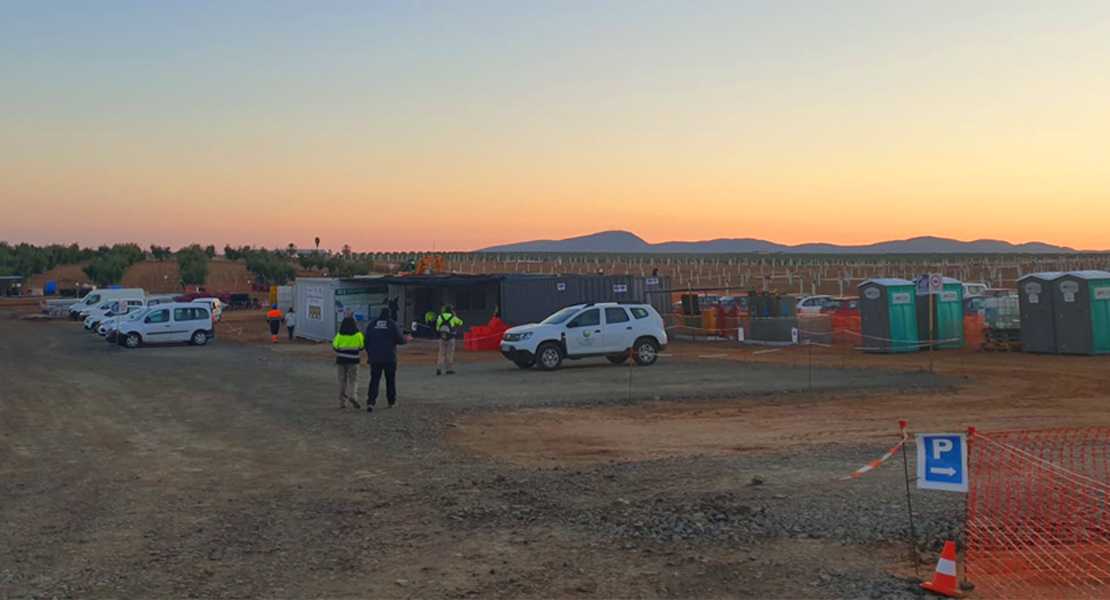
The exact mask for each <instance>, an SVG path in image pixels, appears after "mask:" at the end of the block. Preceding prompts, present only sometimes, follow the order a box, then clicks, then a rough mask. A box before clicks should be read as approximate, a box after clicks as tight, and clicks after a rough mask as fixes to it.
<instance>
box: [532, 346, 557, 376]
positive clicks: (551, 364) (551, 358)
mask: <svg viewBox="0 0 1110 600" xmlns="http://www.w3.org/2000/svg"><path fill="white" fill-rule="evenodd" d="M536 364H537V365H539V367H540V368H541V369H543V370H544V371H554V370H555V369H558V368H559V366H560V365H562V364H563V350H562V348H560V347H559V345H558V344H556V343H554V342H545V343H543V344H541V345H540V347H539V349H538V350H536Z"/></svg>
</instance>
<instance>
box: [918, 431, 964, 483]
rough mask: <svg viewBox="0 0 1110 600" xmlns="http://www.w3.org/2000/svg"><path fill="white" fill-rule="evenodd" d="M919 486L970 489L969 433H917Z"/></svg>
mask: <svg viewBox="0 0 1110 600" xmlns="http://www.w3.org/2000/svg"><path fill="white" fill-rule="evenodd" d="M917 487H918V489H922V490H942V491H946V492H967V434H964V433H919V434H917Z"/></svg>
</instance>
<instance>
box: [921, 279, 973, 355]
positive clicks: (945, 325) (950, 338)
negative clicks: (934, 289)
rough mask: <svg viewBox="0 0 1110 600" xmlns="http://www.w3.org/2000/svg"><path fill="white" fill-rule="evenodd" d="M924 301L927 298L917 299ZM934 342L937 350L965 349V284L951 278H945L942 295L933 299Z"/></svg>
mask: <svg viewBox="0 0 1110 600" xmlns="http://www.w3.org/2000/svg"><path fill="white" fill-rule="evenodd" d="M923 300H927V298H918V299H917V301H918V302H921V301H923ZM918 325H919V326H920V324H918ZM925 326H926V327H928V326H929V325H928V323H926V324H925ZM932 342H933V343H934V344H935V345H936V347H937V348H963V347H964V284H963V282H961V281H958V280H956V279H952V278H951V277H945V278H944V285H943V286H942V287H941V293H940V294H937V295H936V298H933V339H932Z"/></svg>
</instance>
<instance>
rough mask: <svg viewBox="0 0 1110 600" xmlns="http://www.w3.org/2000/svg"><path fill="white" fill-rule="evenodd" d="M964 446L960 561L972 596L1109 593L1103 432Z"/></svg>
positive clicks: (1109, 465) (975, 440) (1018, 436)
mask: <svg viewBox="0 0 1110 600" xmlns="http://www.w3.org/2000/svg"><path fill="white" fill-rule="evenodd" d="M968 443H969V445H970V448H969V460H970V463H969V465H968V467H969V471H970V472H969V475H970V478H969V484H970V487H969V489H968V495H967V530H966V536H967V537H966V539H967V550H966V555H965V561H966V571H967V578H968V579H969V580H970V581H971V582H973V583H975V585H976V586H977V589H978V590H979V593H980V596H982V597H985V598H1108V597H1110V504H1108V503H1110V429H1103V428H1094V429H1054V430H1047V431H1015V432H1006V433H992V434H989V435H985V434H981V433H977V432H972V435H971V436H970V437H969V439H968Z"/></svg>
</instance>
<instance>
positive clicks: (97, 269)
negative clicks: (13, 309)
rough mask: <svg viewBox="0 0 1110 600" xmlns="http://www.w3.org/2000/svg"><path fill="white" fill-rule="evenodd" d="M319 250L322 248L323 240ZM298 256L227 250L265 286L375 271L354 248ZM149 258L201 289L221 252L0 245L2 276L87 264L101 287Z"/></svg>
mask: <svg viewBox="0 0 1110 600" xmlns="http://www.w3.org/2000/svg"><path fill="white" fill-rule="evenodd" d="M316 244H317V247H319V238H317V242H316ZM290 246H292V245H290ZM295 250H296V249H295V247H293V251H289V250H278V249H275V250H267V249H266V248H259V249H254V248H251V247H250V246H239V247H233V246H231V245H230V244H228V245H226V246H224V256H225V257H226V258H227V259H228V260H230V261H239V260H242V261H245V262H246V267H247V270H248V271H250V272H251V273H252V274H254V276H255V277H256V278H257V279H258V281H259V282H260V283H269V284H273V285H283V284H286V283H288V282H289V281H291V280H292V279H294V278H296V276H297V272H298V269H297V267H298V266H299V267H300V268H301V269H303V270H307V271H313V270H319V271H321V273H323V274H327V275H330V276H333V277H352V276H355V275H367V274H370V273H371V272H373V270H374V261H373V260H370V259H367V258H364V257H360V256H358V255H355V254H353V253H352V252H351V250H350V246H344V247H343V252H342V253H341V254H337V255H327V254H323V253H319V252H317V253H305V254H298V253H297V252H296V251H295ZM148 256H149V257H150V258H152V259H154V260H158V261H164V260H168V259H171V258H175V257H176V259H177V264H178V269H179V273H180V277H181V280H182V281H184V282H185V283H186V284H191V285H202V284H204V281H205V279H206V278H207V277H208V261H209V260H210V259H212V258H214V257H215V256H216V247H215V246H214V245H209V246H200V245H199V244H192V245H189V246H185V247H183V248H180V249H178V250H177V251H176V252H174V251H173V250H172V249H171V248H170V247H169V246H159V245H157V244H151V245H150V249H149V251H144V250H143V249H142V248H141V247H139V246H138V245H137V244H115V245H113V246H107V245H102V246H99V247H98V248H97V249H95V250H93V249H91V248H81V247H80V246H78V245H77V244H70V245H68V246H67V245H62V244H53V245H50V246H42V247H40V246H33V245H31V244H25V243H23V244H16V245H11V244H8V243H7V242H0V276H4V275H18V276H21V277H24V278H30V277H34V276H35V275H38V274H40V273H43V272H45V271H48V270H50V269H53V268H55V267H58V266H61V265H72V264H79V263H83V262H88V265H86V266H85V267H84V268H83V269H82V271H83V272H84V273H85V275H86V276H88V278H89V279H90V280H91V281H92V282H93V283H95V284H96V285H98V286H108V285H115V284H118V283H120V282H121V281H122V280H123V276H124V274H125V273H126V272H127V269H128V268H130V267H131V266H132V265H134V264H135V263H137V262H139V261H141V260H143V259H145V258H147V257H148Z"/></svg>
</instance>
